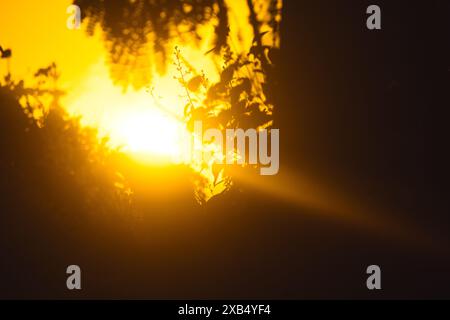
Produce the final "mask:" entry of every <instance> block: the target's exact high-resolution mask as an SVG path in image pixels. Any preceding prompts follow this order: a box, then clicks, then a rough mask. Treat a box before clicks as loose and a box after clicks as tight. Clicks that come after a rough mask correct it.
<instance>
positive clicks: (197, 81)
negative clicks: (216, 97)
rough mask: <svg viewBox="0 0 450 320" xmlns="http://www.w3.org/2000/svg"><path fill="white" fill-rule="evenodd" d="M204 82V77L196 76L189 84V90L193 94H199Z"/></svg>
mask: <svg viewBox="0 0 450 320" xmlns="http://www.w3.org/2000/svg"><path fill="white" fill-rule="evenodd" d="M202 82H203V78H202V76H195V77H193V78H192V79H191V80H189V82H188V83H187V88H188V89H189V90H190V91H192V92H197V91H198V89H199V88H200V85H201V84H202Z"/></svg>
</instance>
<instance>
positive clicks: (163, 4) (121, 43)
mask: <svg viewBox="0 0 450 320" xmlns="http://www.w3.org/2000/svg"><path fill="white" fill-rule="evenodd" d="M74 4H76V5H78V6H79V7H80V8H81V14H82V16H81V17H82V21H84V20H87V32H88V34H89V35H92V34H93V33H94V29H95V27H96V26H97V25H99V26H100V27H101V28H102V30H103V32H104V35H105V43H106V46H107V49H108V51H109V52H110V64H111V77H112V79H113V80H114V81H116V82H119V83H121V84H123V85H124V86H127V85H128V84H131V85H133V86H134V87H135V88H141V87H142V86H144V85H146V84H148V83H149V82H150V80H151V66H152V64H151V60H150V57H151V56H152V54H153V55H154V56H156V57H158V59H154V60H159V61H158V62H159V63H156V68H157V70H159V72H161V73H163V72H164V66H165V62H166V57H167V48H166V43H167V41H168V40H169V39H171V38H173V37H177V38H178V39H179V40H180V41H182V39H184V38H186V35H191V36H193V37H194V38H196V39H198V40H199V37H200V36H199V34H198V32H197V31H198V27H199V26H200V25H202V24H204V23H206V22H208V21H212V20H216V26H215V34H216V40H215V42H216V47H217V48H219V49H220V48H221V47H222V46H223V45H224V44H225V43H226V38H227V35H228V15H227V9H226V5H225V1H224V0H179V1H167V0H155V1H148V0H111V1H101V0H75V1H74ZM190 39H192V37H191V38H190Z"/></svg>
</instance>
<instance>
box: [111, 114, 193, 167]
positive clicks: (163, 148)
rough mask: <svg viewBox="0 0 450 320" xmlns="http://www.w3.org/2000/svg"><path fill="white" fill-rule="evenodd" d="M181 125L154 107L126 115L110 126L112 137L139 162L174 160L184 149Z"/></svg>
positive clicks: (184, 132) (183, 130) (183, 132)
mask: <svg viewBox="0 0 450 320" xmlns="http://www.w3.org/2000/svg"><path fill="white" fill-rule="evenodd" d="M184 134H186V131H185V129H184V126H183V125H182V124H181V123H180V122H179V121H177V120H176V119H173V118H171V117H170V116H168V115H165V114H163V113H162V112H160V111H159V110H157V109H155V108H148V109H147V110H141V111H139V112H128V113H126V114H125V115H124V116H123V117H121V118H120V119H118V120H117V122H116V124H114V125H113V130H112V132H111V134H110V135H111V138H112V140H113V142H114V143H115V144H119V145H121V146H123V150H124V151H126V152H127V153H129V154H132V155H134V156H135V157H138V158H140V159H147V160H152V159H153V160H155V161H158V160H161V159H169V158H170V159H176V158H178V157H180V156H181V152H182V149H183V146H182V143H183V141H184V140H183V135H184Z"/></svg>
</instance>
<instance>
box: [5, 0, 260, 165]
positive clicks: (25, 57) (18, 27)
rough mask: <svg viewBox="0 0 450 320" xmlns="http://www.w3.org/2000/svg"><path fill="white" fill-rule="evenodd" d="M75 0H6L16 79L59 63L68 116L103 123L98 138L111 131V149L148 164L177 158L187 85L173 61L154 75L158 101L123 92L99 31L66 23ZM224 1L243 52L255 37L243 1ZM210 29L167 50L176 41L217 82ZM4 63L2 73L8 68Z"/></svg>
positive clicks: (142, 93)
mask: <svg viewBox="0 0 450 320" xmlns="http://www.w3.org/2000/svg"><path fill="white" fill-rule="evenodd" d="M70 4H71V1H70V0H64V1H53V0H44V1H40V2H39V3H38V2H37V1H32V0H27V1H9V2H7V3H4V4H3V3H2V12H14V14H7V15H2V19H0V30H8V32H6V33H5V34H2V35H1V36H2V37H1V38H0V43H1V44H2V45H3V46H5V47H10V48H12V49H13V58H12V60H11V73H12V76H13V78H15V79H25V81H29V82H31V79H32V75H33V73H34V72H35V71H36V70H37V69H38V68H41V67H43V66H46V65H48V64H49V63H51V62H53V61H54V62H56V64H57V66H58V69H59V70H60V72H61V78H60V80H59V84H58V85H59V86H60V87H61V88H62V89H63V90H65V91H66V92H67V95H66V96H65V97H64V98H63V99H62V104H63V105H64V106H65V108H66V109H67V111H68V112H69V114H72V115H77V116H81V119H82V123H84V124H87V125H91V126H94V127H96V128H98V130H99V135H100V136H105V135H108V136H109V138H110V142H111V145H112V146H114V147H118V146H121V147H122V149H123V150H124V151H126V152H130V153H132V154H140V155H141V156H140V158H142V155H143V154H144V155H146V157H145V159H146V160H147V161H152V157H151V155H154V156H155V157H154V159H155V160H156V161H160V160H161V159H162V157H163V158H164V157H165V158H167V159H168V158H169V157H172V156H174V155H175V156H176V155H178V154H179V153H180V152H182V150H183V146H181V144H180V142H179V136H180V134H181V135H183V134H185V133H184V132H183V126H184V125H183V123H182V117H183V110H184V106H185V105H186V100H185V98H183V97H182V95H183V88H182V87H181V86H180V85H179V83H178V81H177V80H174V79H173V77H174V76H176V75H177V74H176V70H175V67H174V66H173V65H172V62H171V61H170V60H169V61H168V63H169V65H168V68H167V74H166V75H164V76H158V75H154V76H153V79H154V80H153V84H152V86H154V92H155V93H156V95H157V96H158V97H157V99H158V101H155V99H154V97H152V96H151V94H150V93H149V92H148V89H143V90H140V91H138V92H136V91H132V90H128V91H126V92H124V91H123V90H122V88H121V87H120V86H116V85H114V84H113V83H112V81H111V80H110V78H109V70H108V67H107V61H106V60H105V59H106V57H107V52H106V50H105V48H104V45H103V43H102V40H101V37H102V33H101V30H97V31H96V34H95V36H94V37H91V38H90V37H88V36H87V35H86V34H85V32H84V29H82V30H69V29H68V28H67V27H66V20H67V18H68V14H67V13H66V8H67V6H68V5H70ZM227 5H228V6H229V8H230V27H231V34H230V38H231V45H232V49H233V50H236V51H242V50H244V49H246V48H249V47H250V45H251V39H252V36H253V35H252V30H251V27H250V26H249V25H248V23H247V15H248V8H247V6H246V1H245V0H237V1H229V0H228V1H227ZM212 31H213V26H212V25H208V26H205V27H203V28H202V29H201V30H200V32H201V33H202V36H203V37H204V39H206V40H205V41H203V42H202V44H201V45H200V47H198V48H197V47H195V46H182V45H181V46H180V45H179V44H178V43H176V41H173V43H170V44H169V47H174V46H175V45H178V46H179V47H180V50H181V52H182V55H183V56H184V57H185V58H186V61H188V62H189V64H191V65H192V67H193V68H195V69H196V70H197V71H203V72H204V73H205V74H206V75H207V77H208V78H209V80H211V81H216V80H217V78H218V69H219V68H220V67H221V64H220V62H219V61H217V60H215V58H214V56H213V55H212V54H209V55H205V52H206V51H208V50H209V49H211V43H210V41H209V40H210V38H211V36H212V34H213V32H212ZM169 58H171V57H169ZM0 68H1V69H0V73H2V74H4V71H5V68H4V66H3V65H1V66H0ZM149 72H153V73H154V70H149Z"/></svg>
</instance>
